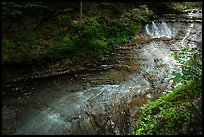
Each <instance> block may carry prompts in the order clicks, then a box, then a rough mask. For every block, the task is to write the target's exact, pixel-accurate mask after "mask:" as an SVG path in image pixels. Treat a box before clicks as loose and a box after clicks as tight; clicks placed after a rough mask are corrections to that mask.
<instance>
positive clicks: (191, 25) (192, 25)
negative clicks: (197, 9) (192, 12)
mask: <svg viewBox="0 0 204 137" xmlns="http://www.w3.org/2000/svg"><path fill="white" fill-rule="evenodd" d="M193 27H194V23H191V24H190V26H189V27H188V29H187V33H186V34H185V36H184V37H183V39H182V40H181V45H182V47H185V40H186V39H187V37H188V36H189V35H190V32H191V30H192V28H193Z"/></svg>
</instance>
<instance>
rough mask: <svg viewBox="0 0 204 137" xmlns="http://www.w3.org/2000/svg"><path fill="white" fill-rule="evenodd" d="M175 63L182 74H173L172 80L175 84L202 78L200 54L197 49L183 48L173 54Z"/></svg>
mask: <svg viewBox="0 0 204 137" xmlns="http://www.w3.org/2000/svg"><path fill="white" fill-rule="evenodd" d="M174 56H175V57H176V58H177V62H178V63H179V64H180V65H181V66H182V73H176V72H173V76H174V77H173V78H172V80H173V81H174V82H176V83H186V82H187V81H189V80H195V79H198V78H200V77H201V76H202V52H201V51H199V50H198V49H197V48H192V49H187V48H184V49H182V50H181V52H179V53H177V52H175V53H174Z"/></svg>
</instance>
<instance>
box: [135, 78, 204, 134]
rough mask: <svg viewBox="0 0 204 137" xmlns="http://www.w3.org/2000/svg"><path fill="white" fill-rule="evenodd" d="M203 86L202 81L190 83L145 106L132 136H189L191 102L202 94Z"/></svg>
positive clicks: (192, 107) (192, 108) (191, 114)
mask: <svg viewBox="0 0 204 137" xmlns="http://www.w3.org/2000/svg"><path fill="white" fill-rule="evenodd" d="M201 84H202V83H201V81H197V80H193V81H190V82H188V83H187V84H186V85H181V86H178V87H177V88H176V89H175V90H173V91H172V92H171V93H168V94H166V95H164V96H162V97H160V98H158V99H157V100H155V101H152V102H151V103H149V104H145V105H144V106H143V107H142V109H141V116H140V117H139V118H138V120H137V122H136V124H135V125H136V131H135V132H132V135H180V134H188V133H189V131H188V129H189V127H190V122H191V119H192V117H193V113H192V111H193V110H194V106H193V103H192V101H191V100H193V98H195V97H196V96H198V95H200V94H201V93H202V89H201ZM184 91H185V92H184ZM192 95H193V97H192Z"/></svg>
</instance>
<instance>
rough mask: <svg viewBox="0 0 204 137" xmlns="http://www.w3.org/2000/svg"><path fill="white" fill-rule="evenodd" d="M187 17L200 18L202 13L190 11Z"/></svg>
mask: <svg viewBox="0 0 204 137" xmlns="http://www.w3.org/2000/svg"><path fill="white" fill-rule="evenodd" d="M187 16H190V17H200V16H202V13H201V12H199V11H190V12H188V13H187Z"/></svg>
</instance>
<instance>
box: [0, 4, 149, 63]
mask: <svg viewBox="0 0 204 137" xmlns="http://www.w3.org/2000/svg"><path fill="white" fill-rule="evenodd" d="M101 4H102V5H101V6H102V7H104V6H105V7H108V9H103V8H102V9H101V7H100V6H99V8H94V9H95V10H97V11H96V12H95V13H94V14H92V15H91V16H86V14H87V13H90V11H87V9H86V7H87V6H88V5H86V3H84V6H83V12H84V18H83V20H82V21H81V22H80V21H79V18H77V17H76V14H75V13H74V12H75V11H76V10H77V14H79V8H80V7H77V8H76V6H79V4H78V5H77V4H74V3H72V4H67V6H65V5H64V4H63V5H62V4H57V3H51V4H48V3H43V2H37V3H32V2H27V3H26V2H22V3H20V2H19V3H18V2H3V8H4V9H3V14H4V18H6V20H5V21H8V22H9V23H10V24H7V22H4V26H5V28H4V32H5V33H6V35H5V37H6V38H7V39H8V41H10V45H11V43H12V44H13V46H12V47H13V48H12V51H13V52H12V54H13V53H18V54H17V56H18V57H19V61H18V62H30V60H33V61H34V60H35V59H36V61H40V62H42V63H44V62H46V61H47V60H50V61H60V60H63V59H67V58H68V59H70V60H73V61H75V59H76V60H77V61H80V59H100V58H101V57H103V56H104V55H105V54H107V53H110V52H111V51H113V49H114V48H115V45H118V44H124V43H128V42H129V41H130V40H131V38H132V37H134V36H135V35H137V34H138V33H139V32H140V30H141V29H142V22H144V21H146V20H147V19H148V17H149V15H150V14H149V13H148V12H146V10H147V6H146V5H142V6H139V7H138V10H139V11H140V12H137V11H136V9H133V12H132V11H128V14H127V15H125V14H124V16H122V17H119V18H115V19H111V18H110V17H111V16H112V15H110V16H109V15H103V13H104V12H106V11H107V10H108V13H110V14H113V15H115V13H117V15H119V14H120V15H122V14H123V12H124V11H125V10H124V9H125V5H123V4H121V3H118V5H123V10H121V11H119V10H120V8H118V6H116V5H117V4H114V3H101ZM56 5H57V6H56ZM95 5H98V4H95ZM99 5H100V4H99ZM98 9H100V10H98ZM27 13H28V14H27ZM33 13H35V14H33ZM73 13H74V14H73ZM96 14H98V15H96ZM18 15H19V17H21V18H16V19H19V21H18V20H17V23H18V24H17V25H13V23H12V22H15V21H16V20H10V19H11V18H13V17H17V16H18ZM34 15H35V16H34ZM7 19H9V20H7ZM48 20H52V22H49V21H48ZM12 25H13V26H14V27H11V26H12ZM41 25H42V26H41ZM18 26H22V27H20V28H22V29H21V30H19V29H18ZM10 28H11V29H10ZM14 29H15V33H12V31H14ZM38 29H39V30H38ZM23 30H24V31H23ZM7 32H9V33H7ZM51 32H57V33H54V34H50V33H51ZM10 34H12V35H13V36H12V38H11V39H12V40H11V39H10V38H8V37H9V36H10ZM19 34H20V35H19ZM39 40H40V42H39ZM11 41H12V42H11ZM4 43H7V44H6V45H9V43H8V42H4ZM9 47H11V46H5V48H4V53H3V54H4V61H6V60H7V59H10V61H11V60H12V58H11V56H12V55H11V54H10V51H11V50H10V49H9ZM7 48H8V49H7ZM40 50H41V51H42V52H41V51H40ZM33 54H34V55H33ZM32 56H36V57H35V58H33V57H32ZM29 58H32V59H29ZM21 59H22V61H20V60H21ZM30 63H31V62H30ZM39 64H40V63H39Z"/></svg>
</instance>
